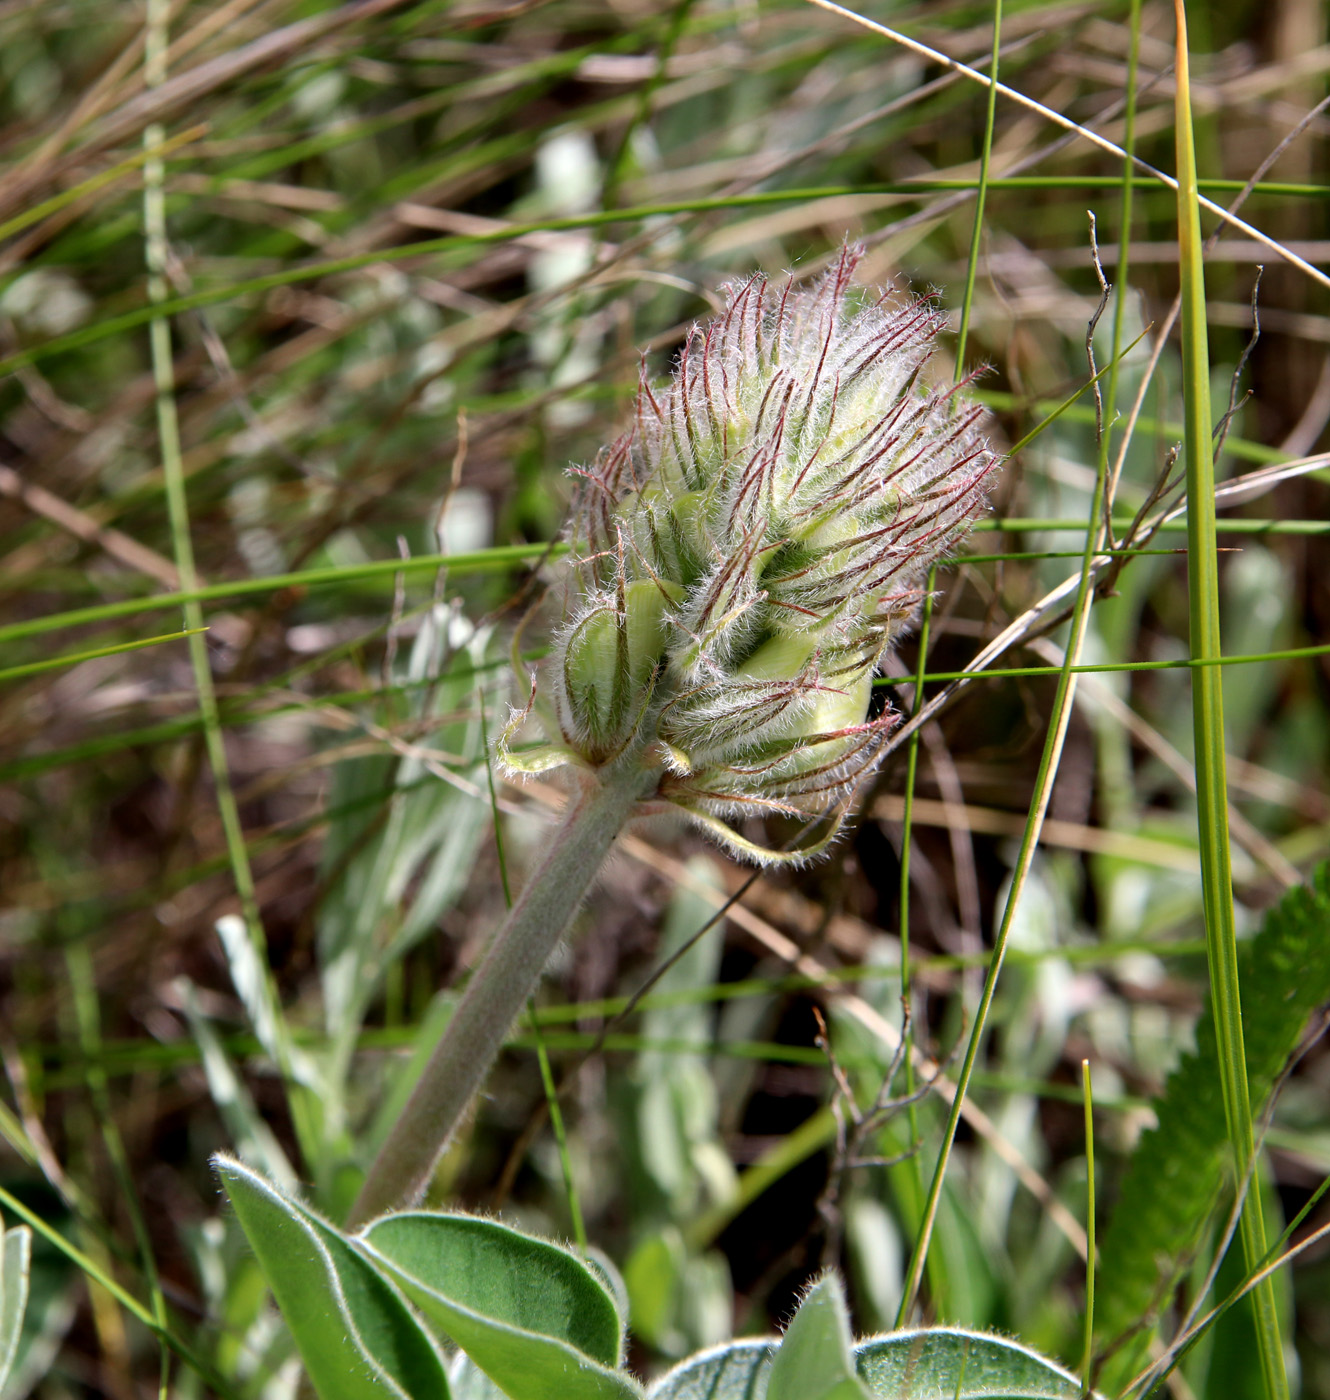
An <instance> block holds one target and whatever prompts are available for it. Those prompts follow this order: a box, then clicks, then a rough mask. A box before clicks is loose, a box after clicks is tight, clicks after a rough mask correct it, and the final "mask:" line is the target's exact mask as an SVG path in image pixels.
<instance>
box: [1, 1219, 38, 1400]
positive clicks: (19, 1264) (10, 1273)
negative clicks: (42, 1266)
mask: <svg viewBox="0 0 1330 1400" xmlns="http://www.w3.org/2000/svg"><path fill="white" fill-rule="evenodd" d="M31 1264H32V1231H31V1230H29V1229H28V1227H27V1226H26V1225H15V1226H14V1228H13V1229H12V1230H5V1231H4V1242H3V1247H2V1250H0V1392H3V1391H4V1388H5V1382H6V1380H8V1379H9V1372H10V1369H11V1368H12V1367H13V1365H14V1358H15V1357H16V1356H17V1355H18V1341H19V1337H20V1336H22V1334H23V1314H24V1312H25V1311H26V1309H27V1305H28V1270H29V1268H30V1267H31Z"/></svg>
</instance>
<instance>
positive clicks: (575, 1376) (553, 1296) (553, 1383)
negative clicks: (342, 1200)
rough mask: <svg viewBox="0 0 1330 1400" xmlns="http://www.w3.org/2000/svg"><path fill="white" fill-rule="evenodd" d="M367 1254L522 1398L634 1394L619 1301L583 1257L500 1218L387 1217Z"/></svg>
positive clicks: (374, 1230) (601, 1399) (625, 1397)
mask: <svg viewBox="0 0 1330 1400" xmlns="http://www.w3.org/2000/svg"><path fill="white" fill-rule="evenodd" d="M360 1240H361V1242H362V1245H363V1248H364V1250H365V1252H366V1256H367V1257H368V1258H370V1259H372V1260H374V1261H375V1263H376V1264H377V1265H379V1266H380V1267H382V1268H383V1269H385V1270H387V1271H390V1272H391V1274H392V1276H393V1277H394V1278H395V1279H396V1280H397V1281H398V1283H399V1284H400V1285H401V1287H402V1288H403V1290H404V1291H405V1292H406V1294H407V1296H408V1297H409V1298H410V1299H411V1300H412V1301H413V1302H414V1303H415V1304H416V1306H417V1307H419V1308H420V1310H421V1311H422V1312H423V1313H424V1314H425V1316H426V1317H427V1318H429V1319H430V1321H431V1322H433V1323H434V1324H435V1325H437V1326H438V1327H439V1328H440V1330H441V1331H443V1332H444V1333H445V1334H446V1335H447V1336H448V1337H450V1338H451V1339H452V1340H453V1341H454V1342H456V1343H457V1345H458V1346H459V1347H461V1348H462V1350H463V1351H465V1352H466V1353H467V1355H468V1356H470V1358H471V1359H472V1361H474V1362H475V1364H476V1365H477V1366H479V1367H480V1369H481V1370H483V1371H484V1372H485V1374H486V1375H488V1376H489V1377H490V1379H491V1380H493V1381H494V1382H495V1383H496V1384H497V1385H498V1386H499V1388H500V1389H501V1390H503V1391H504V1392H505V1393H506V1394H508V1395H510V1396H513V1397H516V1400H630V1398H632V1400H636V1397H640V1396H641V1394H642V1391H641V1387H640V1386H638V1385H637V1383H636V1382H635V1381H634V1380H633V1379H632V1378H631V1377H630V1376H628V1375H627V1374H626V1373H625V1372H623V1371H619V1370H617V1369H613V1368H615V1367H617V1366H618V1364H619V1359H620V1356H621V1354H622V1345H623V1337H622V1333H621V1331H620V1324H619V1314H618V1310H617V1309H616V1308H615V1305H614V1300H613V1299H612V1298H611V1297H610V1295H609V1293H608V1292H607V1291H606V1290H605V1288H604V1287H603V1286H602V1285H601V1283H600V1282H599V1280H598V1279H597V1278H596V1277H595V1275H594V1274H593V1273H592V1272H591V1271H590V1270H589V1269H588V1268H587V1267H586V1265H585V1264H583V1263H582V1261H581V1260H580V1259H578V1258H577V1256H576V1255H574V1254H572V1253H570V1252H569V1251H568V1250H566V1249H561V1248H560V1247H559V1246H558V1245H554V1244H550V1243H549V1242H548V1241H545V1240H538V1239H534V1238H532V1237H531V1236H530V1235H524V1234H522V1233H520V1232H519V1231H517V1230H512V1229H509V1228H508V1227H507V1226H506V1225H500V1224H498V1223H497V1222H495V1221H492V1220H480V1219H477V1218H475V1217H474V1216H464V1215H447V1214H443V1213H436V1212H431V1211H404V1212H402V1213H400V1214H396V1215H388V1216H384V1217H383V1218H382V1219H380V1220H377V1221H375V1222H373V1223H372V1224H371V1225H370V1226H368V1227H367V1228H366V1229H365V1230H364V1231H363V1232H362V1234H361V1236H360Z"/></svg>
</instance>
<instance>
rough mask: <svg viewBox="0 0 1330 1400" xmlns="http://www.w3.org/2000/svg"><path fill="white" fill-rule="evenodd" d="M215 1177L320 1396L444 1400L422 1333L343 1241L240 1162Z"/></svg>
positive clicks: (439, 1371)
mask: <svg viewBox="0 0 1330 1400" xmlns="http://www.w3.org/2000/svg"><path fill="white" fill-rule="evenodd" d="M217 1171H218V1173H219V1175H220V1176H221V1178H222V1182H223V1184H224V1185H225V1187H226V1193H227V1195H228V1196H229V1197H230V1198H231V1203H232V1205H233V1206H234V1207H235V1212H236V1216H237V1218H238V1219H239V1221H240V1224H241V1227H242V1228H243V1229H244V1231H245V1235H246V1237H247V1238H248V1240H249V1242H250V1244H251V1246H252V1247H253V1249H254V1253H255V1254H256V1255H257V1256H258V1259H259V1263H260V1264H261V1265H262V1266H263V1272H264V1274H265V1276H266V1277H267V1279H268V1283H269V1285H270V1286H271V1288H272V1291H273V1296H274V1297H275V1298H276V1299H277V1305H278V1307H279V1308H281V1310H282V1316H283V1317H284V1318H285V1319H286V1324H287V1326H288V1327H289V1328H290V1329H291V1335H292V1337H293V1338H294V1339H295V1343H296V1346H297V1348H298V1349H299V1351H300V1355H301V1359H302V1360H303V1361H304V1363H305V1369H306V1371H307V1372H308V1373H309V1378H310V1381H311V1383H312V1384H313V1386H314V1389H315V1391H316V1392H317V1393H318V1395H319V1396H320V1400H449V1390H448V1378H447V1375H446V1374H445V1372H444V1369H443V1362H442V1360H441V1359H440V1357H439V1354H438V1352H437V1350H436V1349H435V1347H434V1343H433V1342H432V1341H431V1339H430V1337H429V1335H428V1334H427V1333H426V1331H425V1329H424V1328H423V1327H422V1326H421V1325H420V1323H419V1322H418V1321H417V1320H416V1318H415V1316H414V1314H413V1313H412V1312H411V1309H410V1308H409V1307H408V1306H407V1304H406V1302H405V1300H404V1299H403V1298H402V1296H401V1294H400V1293H399V1292H398V1291H397V1289H396V1287H395V1286H394V1285H393V1284H392V1283H391V1282H389V1280H388V1279H387V1278H385V1277H384V1276H383V1274H382V1273H380V1272H379V1271H378V1270H376V1269H375V1268H374V1267H373V1265H372V1264H370V1263H369V1262H368V1261H367V1260H366V1259H365V1258H364V1256H363V1255H362V1254H361V1253H360V1252H359V1251H358V1250H356V1249H355V1248H353V1247H352V1245H351V1244H350V1243H349V1242H348V1241H347V1239H346V1238H345V1236H343V1235H342V1234H341V1233H340V1232H339V1231H337V1230H335V1229H333V1227H332V1226H331V1225H328V1224H327V1223H326V1222H324V1221H322V1220H320V1219H319V1218H318V1217H317V1216H316V1215H314V1214H313V1212H311V1211H309V1210H307V1209H306V1208H305V1207H304V1206H302V1205H301V1204H300V1203H299V1202H298V1201H295V1200H293V1199H292V1198H291V1197H289V1196H284V1195H283V1194H282V1193H281V1192H279V1191H278V1190H277V1189H276V1188H275V1187H274V1186H272V1184H271V1183H269V1182H267V1181H265V1180H264V1179H263V1177H261V1176H259V1175H258V1173H257V1172H253V1171H251V1170H250V1169H249V1168H248V1167H245V1166H243V1165H242V1164H241V1163H239V1162H237V1161H234V1160H233V1159H231V1158H218V1159H217Z"/></svg>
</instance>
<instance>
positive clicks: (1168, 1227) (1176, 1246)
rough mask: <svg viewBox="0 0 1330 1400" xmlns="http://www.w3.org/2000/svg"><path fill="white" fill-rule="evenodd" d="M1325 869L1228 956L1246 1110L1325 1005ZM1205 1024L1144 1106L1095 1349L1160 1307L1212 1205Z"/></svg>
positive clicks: (1122, 1371)
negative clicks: (1238, 995) (1234, 970)
mask: <svg viewBox="0 0 1330 1400" xmlns="http://www.w3.org/2000/svg"><path fill="white" fill-rule="evenodd" d="M1328 936H1330V865H1322V866H1321V867H1320V868H1319V869H1318V870H1317V872H1316V874H1315V876H1314V877H1313V880H1312V882H1311V883H1310V884H1308V885H1305V886H1301V887H1299V888H1297V889H1293V890H1290V891H1289V892H1288V893H1287V894H1286V895H1285V896H1284V897H1283V898H1282V899H1281V900H1280V901H1279V903H1278V904H1276V905H1275V906H1274V907H1273V908H1272V909H1270V910H1269V912H1268V913H1267V914H1266V916H1265V920H1264V923H1263V924H1262V926H1261V930H1260V932H1259V933H1257V935H1256V936H1255V937H1254V938H1252V939H1250V940H1248V941H1247V942H1245V943H1243V944H1242V945H1241V946H1240V947H1239V949H1238V981H1239V983H1240V985H1241V987H1242V1026H1243V1038H1244V1041H1245V1046H1246V1058H1247V1085H1248V1088H1249V1091H1250V1093H1251V1100H1252V1107H1253V1109H1254V1110H1258V1109H1259V1108H1260V1107H1261V1105H1262V1104H1264V1102H1265V1101H1266V1099H1267V1098H1268V1097H1269V1095H1270V1092H1271V1089H1272V1088H1273V1085H1274V1082H1275V1079H1276V1077H1277V1076H1278V1075H1279V1073H1280V1071H1281V1070H1282V1069H1283V1067H1284V1064H1285V1062H1286V1061H1287V1059H1288V1057H1289V1055H1290V1054H1291V1053H1292V1052H1293V1050H1294V1048H1295V1047H1296V1046H1297V1044H1298V1041H1299V1040H1300V1039H1301V1036H1302V1032H1303V1028H1304V1026H1305V1025H1306V1022H1307V1017H1308V1016H1309V1015H1310V1014H1311V1012H1312V1011H1313V1010H1314V1009H1315V1008H1316V1007H1317V1006H1319V1005H1320V1004H1321V1003H1322V1002H1323V1001H1325V1000H1326V999H1327V998H1330V959H1328V958H1327V957H1326V955H1325V949H1326V943H1327V937H1328ZM1216 1056H1217V1050H1216V1042H1215V1023H1214V1017H1213V1015H1212V1012H1211V1009H1210V1007H1209V1006H1208V1005H1207V1007H1206V1010H1205V1014H1204V1015H1203V1016H1202V1018H1201V1022H1200V1024H1199V1025H1198V1026H1197V1030H1196V1049H1195V1051H1193V1052H1192V1053H1190V1054H1187V1055H1184V1056H1183V1057H1182V1059H1181V1060H1180V1061H1179V1063H1178V1066H1177V1068H1176V1069H1175V1070H1174V1071H1173V1073H1172V1074H1171V1075H1169V1078H1168V1083H1167V1085H1166V1086H1165V1089H1164V1093H1163V1095H1162V1097H1160V1098H1159V1099H1157V1100H1156V1101H1155V1115H1156V1119H1157V1122H1156V1126H1155V1127H1153V1128H1151V1129H1150V1130H1149V1131H1147V1132H1145V1133H1143V1134H1142V1135H1141V1140H1140V1142H1139V1144H1138V1145H1137V1147H1136V1151H1135V1152H1134V1153H1133V1154H1132V1159H1131V1162H1130V1164H1129V1166H1128V1168H1127V1172H1126V1175H1125V1177H1124V1179H1123V1182H1122V1187H1121V1191H1120V1193H1119V1195H1118V1201H1117V1205H1116V1207H1115V1209H1114V1211H1113V1214H1112V1215H1111V1216H1110V1217H1109V1221H1108V1227H1107V1229H1106V1230H1105V1231H1104V1233H1103V1236H1102V1238H1101V1243H1100V1250H1099V1280H1098V1288H1097V1294H1096V1310H1095V1324H1096V1327H1095V1330H1096V1332H1097V1334H1098V1335H1099V1336H1100V1337H1101V1338H1102V1339H1103V1340H1104V1341H1106V1342H1107V1341H1111V1340H1112V1339H1114V1338H1115V1337H1117V1336H1119V1335H1121V1334H1123V1333H1125V1332H1127V1331H1128V1330H1129V1329H1131V1328H1133V1327H1135V1326H1137V1325H1138V1324H1139V1322H1140V1320H1141V1319H1142V1318H1144V1317H1147V1316H1148V1315H1149V1314H1150V1313H1151V1311H1152V1309H1157V1308H1158V1307H1159V1306H1160V1304H1161V1301H1163V1300H1165V1299H1166V1297H1167V1294H1168V1293H1169V1291H1170V1287H1171V1284H1172V1282H1173V1281H1174V1280H1175V1278H1176V1270H1177V1267H1178V1262H1179V1261H1180V1260H1182V1259H1184V1258H1185V1257H1186V1255H1187V1254H1188V1253H1189V1252H1190V1251H1191V1250H1192V1249H1193V1248H1194V1247H1195V1245H1196V1242H1197V1240H1198V1238H1199V1237H1200V1234H1201V1231H1202V1230H1203V1228H1204V1225H1205V1222H1206V1219H1207V1218H1208V1217H1209V1215H1210V1214H1211V1212H1212V1211H1213V1210H1214V1209H1215V1206H1216V1203H1217V1201H1218V1200H1219V1198H1220V1186H1221V1182H1222V1180H1223V1174H1224V1169H1225V1163H1226V1159H1227V1156H1228V1152H1227V1142H1228V1127H1227V1122H1226V1119H1225V1114H1224V1100H1223V1094H1222V1092H1221V1089H1220V1084H1219V1077H1218V1074H1217V1072H1216ZM1149 1336H1150V1331H1149V1330H1148V1329H1143V1330H1142V1331H1141V1332H1140V1333H1138V1335H1137V1338H1136V1340H1135V1341H1134V1342H1133V1344H1132V1345H1129V1346H1126V1347H1123V1348H1122V1349H1121V1350H1120V1351H1119V1352H1117V1353H1116V1354H1115V1355H1113V1356H1112V1357H1110V1358H1109V1361H1108V1364H1107V1365H1106V1367H1105V1368H1104V1371H1103V1373H1102V1379H1101V1383H1102V1384H1103V1385H1104V1387H1105V1389H1108V1390H1112V1389H1114V1388H1115V1387H1117V1386H1120V1385H1122V1384H1125V1383H1126V1381H1127V1379H1129V1378H1130V1376H1131V1375H1132V1374H1133V1373H1134V1372H1135V1370H1136V1369H1137V1367H1138V1366H1139V1363H1140V1360H1141V1358H1142V1356H1143V1354H1144V1349H1145V1346H1146V1344H1147V1342H1148V1341H1149Z"/></svg>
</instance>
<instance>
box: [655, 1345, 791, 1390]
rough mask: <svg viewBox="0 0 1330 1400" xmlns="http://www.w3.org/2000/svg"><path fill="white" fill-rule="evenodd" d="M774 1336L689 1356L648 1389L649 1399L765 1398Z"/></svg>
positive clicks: (713, 1348)
mask: <svg viewBox="0 0 1330 1400" xmlns="http://www.w3.org/2000/svg"><path fill="white" fill-rule="evenodd" d="M776 1345H777V1344H776V1341H775V1340H774V1338H769V1337H763V1338H756V1339H747V1340H744V1341H741V1342H727V1343H726V1344H725V1345H724V1346H719V1347H712V1348H711V1350H710V1351H704V1352H700V1353H699V1354H698V1355H697V1356H690V1357H689V1358H688V1360H687V1361H683V1362H680V1363H679V1365H677V1366H676V1367H675V1368H674V1369H673V1370H672V1371H667V1372H666V1373H665V1375H663V1376H661V1377H660V1379H659V1380H658V1381H656V1383H655V1384H654V1385H653V1386H651V1387H650V1389H649V1390H648V1391H647V1400H762V1397H763V1396H765V1395H766V1390H767V1377H768V1376H769V1375H770V1374H771V1358H772V1356H773V1355H774V1354H775V1351H776Z"/></svg>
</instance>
